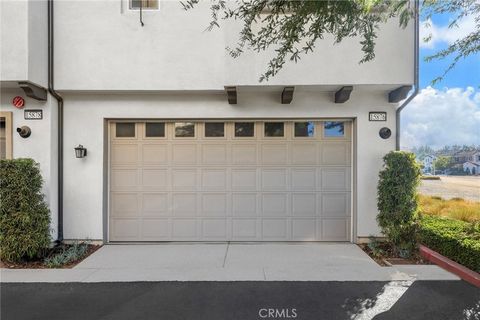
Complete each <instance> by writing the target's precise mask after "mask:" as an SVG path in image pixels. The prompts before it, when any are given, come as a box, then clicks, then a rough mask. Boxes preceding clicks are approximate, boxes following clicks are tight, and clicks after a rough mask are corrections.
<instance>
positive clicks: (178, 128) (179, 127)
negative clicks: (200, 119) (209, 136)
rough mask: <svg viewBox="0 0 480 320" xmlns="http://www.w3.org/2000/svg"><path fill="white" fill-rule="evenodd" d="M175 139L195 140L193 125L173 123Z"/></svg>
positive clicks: (191, 123) (189, 123)
mask: <svg viewBox="0 0 480 320" xmlns="http://www.w3.org/2000/svg"><path fill="white" fill-rule="evenodd" d="M175 138H195V123H193V122H175Z"/></svg>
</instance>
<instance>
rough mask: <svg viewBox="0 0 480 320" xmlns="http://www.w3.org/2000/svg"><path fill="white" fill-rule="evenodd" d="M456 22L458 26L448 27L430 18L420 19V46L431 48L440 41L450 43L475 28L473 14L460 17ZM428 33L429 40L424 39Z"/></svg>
mask: <svg viewBox="0 0 480 320" xmlns="http://www.w3.org/2000/svg"><path fill="white" fill-rule="evenodd" d="M457 24H458V26H452V27H451V28H449V27H448V25H445V26H438V25H436V24H435V23H433V22H432V20H431V19H427V20H425V21H422V22H421V23H420V47H422V48H427V49H433V48H435V46H436V45H437V44H440V43H446V44H452V43H453V42H455V40H457V39H460V38H463V37H465V36H466V35H468V34H470V33H471V32H473V31H474V30H475V29H476V25H475V24H476V23H475V17H474V16H473V15H470V16H467V17H465V18H463V19H461V20H460V21H458V23H457ZM430 35H431V39H430V41H428V42H426V41H424V39H425V38H428V37H429V36H430Z"/></svg>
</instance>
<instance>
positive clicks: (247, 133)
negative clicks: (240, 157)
mask: <svg viewBox="0 0 480 320" xmlns="http://www.w3.org/2000/svg"><path fill="white" fill-rule="evenodd" d="M253 137H255V123H254V122H235V138H253Z"/></svg>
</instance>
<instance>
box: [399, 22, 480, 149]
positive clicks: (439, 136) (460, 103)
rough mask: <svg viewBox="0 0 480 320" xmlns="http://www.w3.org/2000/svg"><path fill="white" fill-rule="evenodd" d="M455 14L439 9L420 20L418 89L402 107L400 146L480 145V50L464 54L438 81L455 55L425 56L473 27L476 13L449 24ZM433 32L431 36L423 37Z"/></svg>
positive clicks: (465, 33)
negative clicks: (442, 56) (438, 57)
mask: <svg viewBox="0 0 480 320" xmlns="http://www.w3.org/2000/svg"><path fill="white" fill-rule="evenodd" d="M451 18H452V17H451V16H449V15H437V16H433V17H432V18H431V19H430V20H428V21H427V20H423V21H422V23H421V24H420V92H419V94H418V96H417V97H416V98H415V99H414V100H413V101H412V102H411V103H410V104H409V105H408V106H407V107H406V108H405V109H404V110H403V111H402V129H401V141H402V142H401V144H402V149H411V148H413V147H415V146H417V147H418V146H421V145H429V146H431V147H433V148H441V147H442V146H444V145H453V144H458V145H464V144H465V145H480V54H476V55H475V56H470V57H468V58H466V59H464V60H461V61H460V62H459V63H458V64H457V66H456V67H455V69H453V70H452V71H450V72H449V73H448V74H447V75H446V76H445V78H444V80H443V81H441V82H438V83H436V84H435V85H432V80H433V79H435V78H436V77H438V76H440V75H442V74H443V72H444V70H445V69H446V68H447V67H448V66H449V65H450V63H451V61H452V58H446V59H443V60H434V61H431V62H425V61H424V58H425V57H426V56H429V55H432V54H434V53H436V52H438V50H441V49H443V48H446V47H447V46H448V45H449V44H451V43H453V41H455V40H456V39H458V38H459V37H463V36H465V35H467V34H469V33H470V32H471V31H473V30H474V28H475V21H474V19H473V17H467V18H465V19H463V20H461V21H460V22H459V24H458V27H453V28H448V25H449V22H450V21H451ZM429 35H431V40H430V41H428V42H425V41H423V40H422V39H424V38H426V37H427V36H429Z"/></svg>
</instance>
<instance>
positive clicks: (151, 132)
mask: <svg viewBox="0 0 480 320" xmlns="http://www.w3.org/2000/svg"><path fill="white" fill-rule="evenodd" d="M145 137H146V138H165V123H164V122H147V123H145Z"/></svg>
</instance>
